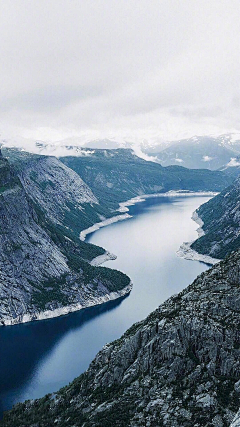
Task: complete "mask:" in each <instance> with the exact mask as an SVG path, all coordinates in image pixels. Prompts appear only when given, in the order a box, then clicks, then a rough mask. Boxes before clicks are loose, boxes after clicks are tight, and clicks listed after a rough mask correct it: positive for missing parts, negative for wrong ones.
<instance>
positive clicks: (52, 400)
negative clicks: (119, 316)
mask: <svg viewBox="0 0 240 427" xmlns="http://www.w3.org/2000/svg"><path fill="white" fill-rule="evenodd" d="M239 307H240V251H239V252H236V253H233V254H231V256H229V257H228V258H226V259H225V260H224V261H222V262H220V263H219V264H217V265H215V266H214V267H213V268H211V269H210V270H208V271H207V272H205V273H202V274H201V275H200V276H199V277H198V278H197V279H196V280H195V281H194V282H193V283H192V284H191V285H190V286H189V287H188V288H186V289H185V290H184V291H182V292H181V293H180V294H178V295H174V296H173V297H171V298H170V299H169V300H167V301H166V302H165V303H164V304H162V305H161V306H160V307H159V308H158V309H157V310H156V311H154V312H153V313H151V314H150V315H149V316H148V317H147V318H146V319H145V320H143V321H142V322H139V323H137V324H135V325H133V326H132V327H131V328H130V329H129V330H128V331H127V332H126V333H125V334H124V335H123V336H122V337H121V338H120V339H119V340H117V341H115V342H113V343H111V344H108V345H106V346H105V347H104V348H103V349H102V350H101V351H100V352H99V353H98V355H97V356H96V358H95V359H94V361H93V362H92V363H91V365H90V367H89V369H88V370H87V371H86V372H85V373H84V374H82V375H81V376H80V377H79V378H77V379H76V380H74V381H73V382H72V383H71V384H70V385H69V386H66V387H65V388H63V389H61V390H60V391H59V392H58V393H56V394H51V395H48V396H45V397H44V398H42V399H38V400H35V401H28V402H25V403H23V404H18V405H16V406H15V407H14V408H13V410H12V411H10V412H9V413H7V414H6V415H5V417H4V420H3V422H2V424H1V425H2V426H3V427H8V426H13V425H14V426H15V427H30V426H31V427H40V426H46V425H47V426H49V427H52V426H61V427H64V426H67V427H71V426H72V427H73V426H82V427H90V426H95V427H97V426H99V427H100V426H101V427H103V426H104V427H108V426H109V427H110V426H113V425H116V426H122V427H127V426H149V427H150V426H168V427H173V426H174V427H193V426H194V427H200V426H204V427H210V426H211V427H225V426H226V427H227V426H230V424H231V422H233V419H234V416H235V414H236V413H237V411H238V408H239V404H240V316H239V311H240V309H239ZM237 419H238V418H236V420H235V421H234V422H233V424H232V426H234V427H236V426H238V424H237V422H238V421H237Z"/></svg>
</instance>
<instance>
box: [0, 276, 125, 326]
mask: <svg viewBox="0 0 240 427" xmlns="http://www.w3.org/2000/svg"><path fill="white" fill-rule="evenodd" d="M132 287H133V283H132V281H131V280H130V281H129V284H128V285H127V286H125V288H123V289H120V290H119V291H115V292H110V293H109V294H106V295H104V296H99V297H92V298H89V300H88V301H85V302H84V303H82V304H81V303H77V304H73V305H68V306H66V307H61V308H56V309H55V310H46V311H40V312H39V313H35V314H24V315H23V316H21V317H17V318H15V319H13V318H12V319H6V320H2V322H4V323H2V324H1V326H13V325H18V324H23V323H28V322H33V321H39V320H47V319H53V318H55V317H60V316H65V315H66V314H69V313H74V312H75V311H80V310H83V309H84V308H89V307H95V306H97V305H101V304H104V303H106V302H109V301H113V300H116V299H118V298H121V297H124V296H126V295H128V294H129V293H130V292H131V290H132Z"/></svg>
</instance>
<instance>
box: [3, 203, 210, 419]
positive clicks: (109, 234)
mask: <svg viewBox="0 0 240 427" xmlns="http://www.w3.org/2000/svg"><path fill="white" fill-rule="evenodd" d="M208 199H209V198H206V197H179V196H178V197H174V198H165V197H159V198H151V199H147V200H146V201H145V202H142V203H139V204H136V205H135V206H131V207H130V214H131V215H133V218H131V219H129V220H127V221H123V222H118V223H115V224H112V225H110V226H108V227H105V228H102V229H100V230H98V231H97V232H95V233H93V234H92V235H89V236H88V241H90V242H92V243H95V244H97V245H100V246H103V247H104V248H106V249H107V250H109V251H110V252H113V253H114V254H116V255H117V257H118V258H117V260H115V261H108V262H107V263H105V265H106V266H109V267H112V268H116V269H119V270H121V271H123V272H124V273H126V274H127V275H129V276H130V277H131V279H132V281H133V284H134V287H133V290H132V292H131V294H130V295H129V296H128V297H126V298H123V299H121V300H118V301H114V302H110V303H107V304H105V305H103V306H99V307H95V308H90V309H86V310H82V311H80V312H76V313H72V314H69V315H67V316H63V317H60V318H56V319H49V320H44V321H41V322H32V323H28V324H24V325H15V326H10V327H2V328H0V354H1V362H0V399H1V401H0V411H3V410H6V409H8V408H10V407H11V406H12V405H13V403H16V402H18V401H24V400H25V399H32V398H36V397H41V396H43V395H44V394H46V393H49V392H52V391H57V390H58V389H59V388H60V387H61V386H64V385H66V384H68V383H69V382H70V381H72V380H73V379H74V378H75V377H76V376H78V375H79V374H80V373H82V372H83V371H84V370H86V368H87V367H88V365H89V363H90V362H91V360H92V359H93V358H94V356H95V355H96V353H97V352H98V351H99V350H100V349H101V347H102V346H103V345H104V344H106V343H107V342H110V341H112V340H114V339H116V338H118V337H120V335H121V334H122V333H123V332H124V331H125V330H126V329H127V328H128V327H130V326H131V325H132V324H133V323H134V322H136V321H138V320H141V319H143V318H144V317H146V316H147V315H148V314H149V313H150V312H151V311H153V310H154V309H155V308H156V307H157V306H158V305H159V304H160V303H161V302H163V301H164V300H166V298H168V297H169V296H171V295H173V294H175V293H177V292H179V291H181V290H182V289H183V288H184V287H186V286H187V285H188V284H190V283H191V282H192V281H193V280H194V279H195V277H196V276H197V275H198V274H200V273H201V272H202V271H204V270H206V268H207V266H206V265H205V264H203V263H200V262H197V261H194V262H193V261H188V260H184V259H181V258H178V257H177V255H176V251H177V249H178V248H179V246H180V245H181V243H182V242H183V241H189V240H193V239H195V238H196V237H197V233H196V228H197V225H196V223H194V222H193V221H192V220H191V215H192V212H193V211H194V210H195V209H196V208H197V207H198V206H199V205H200V204H202V203H204V202H206V201H207V200H208Z"/></svg>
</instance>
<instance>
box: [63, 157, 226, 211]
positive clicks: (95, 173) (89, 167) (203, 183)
mask: <svg viewBox="0 0 240 427" xmlns="http://www.w3.org/2000/svg"><path fill="white" fill-rule="evenodd" d="M61 161H62V162H63V163H64V164H65V165H67V166H68V167H70V168H71V169H73V170H74V171H75V172H77V173H78V174H79V175H80V176H81V177H82V179H83V180H84V181H85V182H86V183H87V184H88V185H89V186H90V188H91V189H92V190H93V192H94V194H95V195H96V196H97V197H99V198H101V202H102V204H103V205H104V206H107V207H109V208H114V209H116V208H117V207H118V203H119V202H122V201H126V200H127V199H130V198H132V197H134V196H137V195H141V194H148V193H149V194H150V193H157V192H165V191H169V190H191V191H200V190H204V191H221V190H222V189H223V188H225V187H226V186H227V185H229V184H230V183H231V182H232V178H231V177H228V176H227V177H225V175H224V173H222V172H218V171H210V170H190V169H186V168H183V167H180V166H169V167H162V166H161V165H160V164H157V163H153V162H147V161H145V160H143V159H140V158H139V157H137V156H136V155H135V154H134V153H133V151H131V150H126V149H118V150H92V152H90V154H89V155H87V156H84V157H83V156H82V157H64V158H61Z"/></svg>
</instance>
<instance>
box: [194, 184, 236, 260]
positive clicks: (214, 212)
mask: <svg viewBox="0 0 240 427" xmlns="http://www.w3.org/2000/svg"><path fill="white" fill-rule="evenodd" d="M197 214H198V216H199V217H200V218H201V219H202V221H203V223H204V224H203V226H202V228H203V230H204V232H205V235H203V236H202V237H200V238H199V239H197V240H196V241H195V242H194V243H193V244H192V248H193V249H194V250H196V251H197V252H199V253H201V254H207V255H210V256H212V257H214V258H224V257H225V256H226V255H227V254H229V253H230V252H231V251H234V250H237V249H238V248H239V247H240V177H239V178H237V179H236V180H235V181H234V183H233V184H232V185H231V186H230V187H228V188H226V189H225V190H223V191H222V192H221V193H220V194H219V195H218V196H216V197H214V198H213V199H211V200H210V201H209V202H207V203H205V204H204V205H202V206H200V208H199V209H198V210H197Z"/></svg>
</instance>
